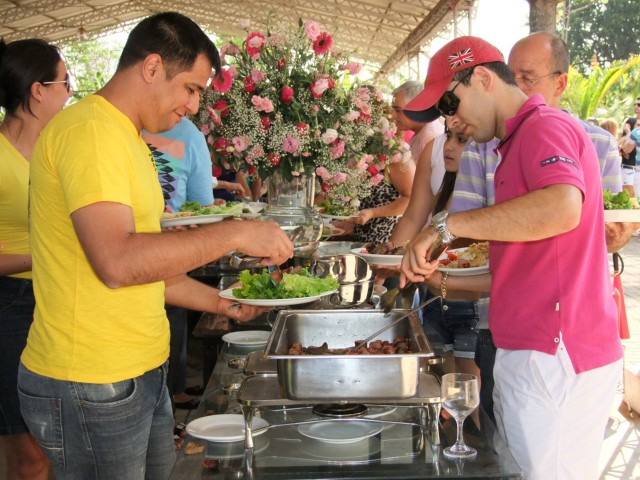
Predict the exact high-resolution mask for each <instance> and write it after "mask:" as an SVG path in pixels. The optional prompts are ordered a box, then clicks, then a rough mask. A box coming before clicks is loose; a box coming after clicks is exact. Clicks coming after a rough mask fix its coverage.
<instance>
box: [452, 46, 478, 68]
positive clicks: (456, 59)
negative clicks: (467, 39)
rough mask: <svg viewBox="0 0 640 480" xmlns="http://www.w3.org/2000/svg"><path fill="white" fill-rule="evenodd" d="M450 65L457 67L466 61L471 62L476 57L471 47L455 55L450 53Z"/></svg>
mask: <svg viewBox="0 0 640 480" xmlns="http://www.w3.org/2000/svg"><path fill="white" fill-rule="evenodd" d="M448 60H449V66H450V67H451V69H454V68H457V67H459V66H461V65H464V64H465V63H471V62H473V61H474V60H475V59H474V58H473V53H471V49H470V48H467V49H466V50H462V51H459V52H457V53H454V54H453V55H449V58H448Z"/></svg>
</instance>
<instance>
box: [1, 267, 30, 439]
mask: <svg viewBox="0 0 640 480" xmlns="http://www.w3.org/2000/svg"><path fill="white" fill-rule="evenodd" d="M35 306H36V299H35V297H34V296H33V285H32V283H31V280H23V279H20V278H12V277H0V319H1V321H0V435H17V434H19V433H25V432H28V429H27V426H26V425H25V423H24V421H23V420H22V415H21V414H20V400H18V390H17V388H16V385H17V384H18V365H19V364H20V355H22V350H24V347H25V345H26V344H27V335H28V334H29V327H31V323H32V322H33V310H34V308H35Z"/></svg>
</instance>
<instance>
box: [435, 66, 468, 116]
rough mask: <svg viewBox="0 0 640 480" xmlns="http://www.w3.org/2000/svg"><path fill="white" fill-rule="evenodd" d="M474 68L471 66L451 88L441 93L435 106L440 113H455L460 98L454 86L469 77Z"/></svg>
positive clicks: (443, 114)
mask: <svg viewBox="0 0 640 480" xmlns="http://www.w3.org/2000/svg"><path fill="white" fill-rule="evenodd" d="M474 68H476V67H475V66H473V67H471V70H469V73H468V74H467V75H466V76H465V77H464V78H463V79H461V80H460V81H459V82H458V83H456V84H455V85H454V87H453V88H452V89H451V90H447V91H446V92H444V93H443V94H442V96H441V97H440V100H438V104H437V105H436V108H437V109H438V112H440V115H442V116H447V117H451V116H453V115H455V113H456V111H457V110H458V106H459V105H460V99H459V98H458V96H457V95H456V94H455V93H454V92H455V91H456V88H458V85H460V84H461V83H462V82H465V81H467V79H469V78H471V75H472V74H473V69H474Z"/></svg>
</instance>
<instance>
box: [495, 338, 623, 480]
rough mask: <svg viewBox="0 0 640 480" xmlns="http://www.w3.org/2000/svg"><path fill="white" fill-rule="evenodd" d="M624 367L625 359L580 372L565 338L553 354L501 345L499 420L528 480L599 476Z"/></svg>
mask: <svg viewBox="0 0 640 480" xmlns="http://www.w3.org/2000/svg"><path fill="white" fill-rule="evenodd" d="M621 372H622V359H620V360H619V361H617V362H614V363H612V364H609V365H605V366H604V367H600V368H597V369H594V370H590V371H588V372H583V373H580V374H578V375H576V374H575V373H574V370H573V367H572V365H571V361H570V359H569V356H568V354H567V351H566V349H565V347H564V344H563V343H562V342H561V343H560V347H559V348H558V352H557V354H556V355H555V356H553V355H548V354H546V353H541V352H537V351H533V350H503V349H500V348H499V349H498V351H497V354H496V362H495V366H494V379H495V388H494V391H493V399H494V402H495V405H494V413H495V416H496V423H497V425H498V431H499V432H500V435H502V438H504V439H505V441H506V443H507V446H508V447H509V451H510V452H511V454H512V455H513V456H514V458H515V459H516V461H517V462H518V464H519V465H520V466H521V467H522V469H523V470H524V478H525V479H526V480H538V479H540V480H554V479H558V480H568V479H572V480H573V479H575V480H588V479H596V478H597V477H598V462H599V456H600V448H601V446H602V443H603V440H604V433H605V428H606V425H607V421H608V419H609V415H610V413H611V409H612V406H613V400H614V397H615V393H616V390H617V386H618V380H619V379H620V377H621Z"/></svg>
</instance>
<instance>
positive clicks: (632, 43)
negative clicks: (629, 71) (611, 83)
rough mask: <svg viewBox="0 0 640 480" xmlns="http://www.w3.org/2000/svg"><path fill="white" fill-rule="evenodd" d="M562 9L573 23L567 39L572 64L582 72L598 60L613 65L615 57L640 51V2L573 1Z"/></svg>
mask: <svg viewBox="0 0 640 480" xmlns="http://www.w3.org/2000/svg"><path fill="white" fill-rule="evenodd" d="M567 7H568V8H567ZM559 8H560V10H561V14H560V17H562V16H563V15H564V14H565V13H566V11H568V12H569V19H568V22H566V18H565V21H563V24H564V25H567V24H568V26H569V29H568V32H566V35H565V38H566V41H567V45H568V47H569V51H570V52H571V65H573V66H574V67H575V68H577V69H578V70H579V71H580V72H581V73H583V74H585V73H587V72H588V71H589V69H590V67H591V65H592V62H593V61H594V59H595V60H596V61H597V63H598V64H600V65H602V66H604V67H609V66H610V65H612V63H613V62H614V61H615V60H625V59H628V58H629V57H630V56H631V55H634V54H638V45H639V43H640V41H639V40H638V39H639V38H640V23H639V22H640V1H637V0H636V1H630V0H571V1H570V2H568V3H567V2H563V3H561V4H560V7H559ZM563 33H565V32H561V34H563Z"/></svg>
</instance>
